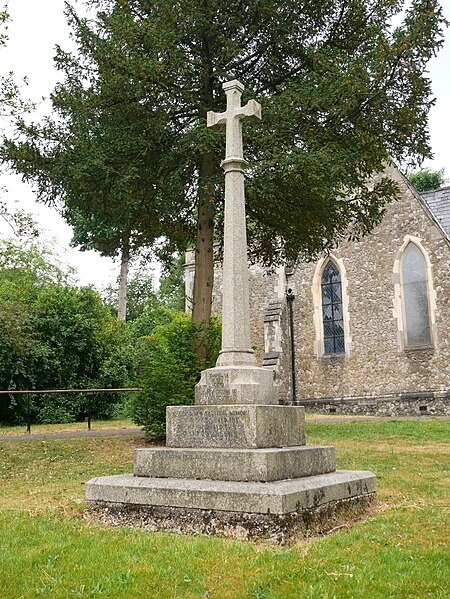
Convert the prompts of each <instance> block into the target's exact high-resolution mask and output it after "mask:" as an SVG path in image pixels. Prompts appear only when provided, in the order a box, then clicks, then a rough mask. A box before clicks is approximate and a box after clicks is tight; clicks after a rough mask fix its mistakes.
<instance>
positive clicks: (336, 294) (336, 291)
mask: <svg viewBox="0 0 450 599" xmlns="http://www.w3.org/2000/svg"><path fill="white" fill-rule="evenodd" d="M331 298H332V301H333V303H335V302H342V289H341V283H340V282H339V283H337V284H336V283H335V284H334V285H332V287H331Z"/></svg>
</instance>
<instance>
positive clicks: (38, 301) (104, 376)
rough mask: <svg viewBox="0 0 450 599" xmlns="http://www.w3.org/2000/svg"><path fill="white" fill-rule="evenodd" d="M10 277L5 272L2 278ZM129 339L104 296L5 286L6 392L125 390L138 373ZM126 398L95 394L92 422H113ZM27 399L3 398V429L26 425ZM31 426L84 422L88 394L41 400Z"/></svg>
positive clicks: (2, 349)
mask: <svg viewBox="0 0 450 599" xmlns="http://www.w3.org/2000/svg"><path fill="white" fill-rule="evenodd" d="M2 274H11V273H10V272H9V273H5V272H4V271H1V269H0V275H2ZM130 342H131V336H130V334H129V331H128V329H127V327H126V326H125V324H124V323H122V322H118V321H117V319H116V318H114V317H113V316H111V314H110V312H109V310H108V308H107V307H105V306H104V305H103V303H102V301H101V298H100V296H99V295H98V293H96V292H95V291H93V290H92V289H89V288H81V289H78V288H77V287H74V286H71V285H68V284H66V283H64V282H55V281H51V280H50V281H49V280H45V279H44V280H36V279H34V280H33V278H32V277H26V276H23V274H22V273H21V272H20V269H19V270H17V271H16V272H15V273H14V276H10V277H9V278H8V277H7V276H5V277H3V278H1V279H0V388H1V389H5V390H7V389H11V390H14V389H21V390H25V389H80V388H81V389H82V388H108V387H122V386H126V385H127V384H128V381H129V378H130V375H131V372H132V371H133V367H134V352H133V351H132V350H130ZM122 400H123V397H121V395H120V394H113V393H109V394H106V393H102V394H95V395H94V396H93V397H92V400H91V415H92V417H93V418H109V417H111V416H112V414H113V412H114V405H115V403H117V402H120V401H122ZM26 402H27V399H26V397H25V396H16V397H14V398H13V399H12V398H11V396H7V395H3V396H1V397H0V422H4V423H8V424H23V423H24V422H25V421H26ZM31 415H32V420H33V422H41V423H50V422H53V423H57V422H70V421H76V420H83V419H84V418H85V417H86V415H87V398H86V396H85V395H84V394H70V395H68V394H67V395H65V394H64V395H36V396H33V398H32V401H31Z"/></svg>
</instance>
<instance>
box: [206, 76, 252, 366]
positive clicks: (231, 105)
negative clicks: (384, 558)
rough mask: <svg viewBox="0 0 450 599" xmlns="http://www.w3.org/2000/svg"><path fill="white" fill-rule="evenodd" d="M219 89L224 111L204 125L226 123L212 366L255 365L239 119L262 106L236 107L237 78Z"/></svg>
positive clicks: (239, 89) (241, 88) (238, 96)
mask: <svg viewBox="0 0 450 599" xmlns="http://www.w3.org/2000/svg"><path fill="white" fill-rule="evenodd" d="M223 89H224V90H225V93H226V96H227V109H226V111H225V112H222V113H216V112H212V111H209V112H208V114H207V124H208V127H211V128H217V127H220V126H223V125H225V127H226V148H225V160H224V161H223V162H222V163H221V166H222V168H223V170H224V171H225V224H224V247H223V304H222V349H221V352H220V355H219V358H218V360H217V366H218V367H219V366H255V365H256V358H255V356H254V352H253V350H252V349H251V340H250V305H249V292H248V264H247V231H246V221H245V196H244V168H245V166H246V165H247V162H246V161H245V160H244V155H243V148H242V121H243V120H244V119H245V118H253V119H261V106H260V105H259V104H258V102H256V101H255V100H250V101H249V102H247V104H246V105H245V106H241V96H242V92H243V91H244V86H243V85H242V83H240V82H239V81H228V82H227V83H224V84H223Z"/></svg>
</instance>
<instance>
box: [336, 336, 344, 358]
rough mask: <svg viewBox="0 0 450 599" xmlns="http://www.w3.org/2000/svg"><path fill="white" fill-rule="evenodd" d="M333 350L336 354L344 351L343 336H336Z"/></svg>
mask: <svg viewBox="0 0 450 599" xmlns="http://www.w3.org/2000/svg"><path fill="white" fill-rule="evenodd" d="M334 351H335V353H336V354H343V353H345V342H344V337H336V340H335V344H334Z"/></svg>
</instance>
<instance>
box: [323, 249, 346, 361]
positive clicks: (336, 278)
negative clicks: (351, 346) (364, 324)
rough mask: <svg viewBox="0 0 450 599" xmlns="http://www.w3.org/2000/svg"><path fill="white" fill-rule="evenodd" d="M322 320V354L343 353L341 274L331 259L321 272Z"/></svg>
mask: <svg viewBox="0 0 450 599" xmlns="http://www.w3.org/2000/svg"><path fill="white" fill-rule="evenodd" d="M322 322H323V340H324V354H325V355H332V354H343V353H345V335H344V315H343V308H342V284H341V276H340V274H339V270H338V268H337V266H336V264H335V263H334V262H333V261H332V260H329V261H328V262H327V264H326V266H325V268H324V269H323V273H322Z"/></svg>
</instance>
